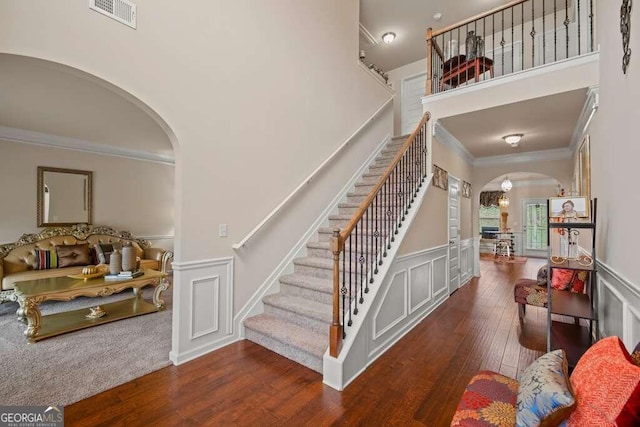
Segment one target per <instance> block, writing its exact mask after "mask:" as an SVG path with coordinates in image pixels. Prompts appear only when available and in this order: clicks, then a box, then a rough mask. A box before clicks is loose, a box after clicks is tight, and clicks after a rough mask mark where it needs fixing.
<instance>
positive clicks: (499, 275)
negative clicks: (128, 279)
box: [65, 259, 546, 426]
mask: <svg viewBox="0 0 640 427" xmlns="http://www.w3.org/2000/svg"><path fill="white" fill-rule="evenodd" d="M543 262H544V261H543V260H536V259H529V260H528V261H527V262H526V263H525V264H496V263H493V262H491V261H482V262H481V272H482V277H481V278H480V279H473V280H472V281H471V282H470V284H468V285H466V286H464V287H463V288H461V289H459V290H458V291H456V292H455V293H454V294H453V295H452V296H451V298H449V299H448V300H447V301H445V302H444V303H443V304H442V305H441V306H440V307H438V308H437V309H436V310H435V311H434V312H433V313H432V314H431V315H430V316H429V317H428V318H426V319H425V320H424V321H423V322H421V323H420V324H419V325H418V326H416V327H415V328H414V329H413V330H412V331H411V332H409V333H408V334H407V335H406V336H405V337H404V338H403V339H402V340H401V341H399V342H398V343H397V345H395V346H394V347H393V348H392V349H391V350H389V351H388V352H387V353H386V354H384V355H383V356H381V357H380V358H379V359H378V360H377V361H376V362H375V363H374V364H373V365H372V366H371V367H370V368H369V369H368V370H367V371H366V372H364V373H363V374H362V375H361V376H360V377H358V378H357V379H356V380H355V381H354V382H353V383H351V384H350V385H349V386H348V387H347V388H346V390H344V391H343V392H338V391H335V390H333V389H331V388H330V387H327V386H325V385H323V384H322V377H321V375H320V374H318V373H316V372H313V371H311V370H309V369H307V368H305V367H302V366H301V365H298V364H296V363H294V362H291V361H289V360H288V359H286V358H284V357H281V356H279V355H277V354H275V353H272V352H271V351H269V350H266V349H264V348H263V347H260V346H258V345H256V344H254V343H251V342H249V341H241V342H238V343H235V344H232V345H229V346H227V347H225V348H222V349H220V350H217V351H215V352H213V353H211V354H208V355H206V356H203V357H201V358H199V359H197V360H194V361H192V362H189V363H185V364H183V365H181V366H169V367H167V368H164V369H161V370H159V371H156V372H153V373H151V374H148V375H145V376H144V377H141V378H138V379H136V380H134V381H132V382H129V383H126V384H123V385H121V386H119V387H116V388H113V389H111V390H108V391H105V392H103V393H101V394H98V395H96V396H93V397H91V398H88V399H85V400H83V401H80V402H78V403H75V404H73V405H70V406H68V407H66V408H65V421H66V425H67V426H98V425H104V426H148V425H156V426H175V425H197V426H201V425H238V426H281V425H290V426H301V425H311V426H321V425H362V426H375V425H385V426H386V425H395V426H411V425H413V426H448V425H449V423H450V421H451V418H452V416H453V413H454V411H455V408H456V406H457V404H458V400H459V398H460V396H461V395H462V393H463V391H464V388H465V386H466V384H467V382H468V381H469V379H470V378H471V377H472V376H473V375H474V374H475V373H476V372H477V371H478V370H480V369H491V370H494V371H497V372H500V373H502V374H505V375H508V376H512V377H516V376H517V375H519V373H520V372H521V371H522V370H523V369H524V368H525V367H527V366H528V365H529V364H530V363H531V362H532V361H533V360H534V359H535V358H536V357H538V356H539V355H541V354H542V351H543V350H544V347H545V335H544V325H545V324H546V313H545V311H544V310H542V309H536V308H535V307H528V308H527V315H526V317H525V322H523V324H522V325H521V324H520V322H519V321H518V315H517V305H516V303H515V302H514V301H513V283H514V281H515V280H516V279H517V278H518V277H531V278H533V277H535V274H536V272H537V270H538V268H539V267H540V266H541V265H542V264H543Z"/></svg>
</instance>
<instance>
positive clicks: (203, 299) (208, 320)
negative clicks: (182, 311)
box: [191, 276, 220, 339]
mask: <svg viewBox="0 0 640 427" xmlns="http://www.w3.org/2000/svg"><path fill="white" fill-rule="evenodd" d="M219 301H220V276H212V277H205V278H202V279H198V280H194V281H193V282H191V339H195V338H199V337H202V336H204V335H207V334H212V333H214V332H217V331H218V323H219V322H218V319H219V317H220V310H219Z"/></svg>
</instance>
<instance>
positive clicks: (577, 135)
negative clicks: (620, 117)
mask: <svg viewBox="0 0 640 427" xmlns="http://www.w3.org/2000/svg"><path fill="white" fill-rule="evenodd" d="M599 105H600V86H591V87H590V88H589V89H588V90H587V99H586V100H585V102H584V106H583V107H582V111H581V112H580V116H579V117H578V121H577V122H576V127H575V128H574V129H573V134H572V135H571V144H569V149H570V150H571V153H575V152H576V149H577V148H578V145H579V144H580V142H581V141H582V138H583V137H584V135H585V133H586V132H587V128H588V127H589V124H590V123H591V120H592V119H593V116H594V115H595V114H596V111H598V107H599Z"/></svg>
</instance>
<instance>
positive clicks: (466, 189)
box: [462, 181, 471, 199]
mask: <svg viewBox="0 0 640 427" xmlns="http://www.w3.org/2000/svg"><path fill="white" fill-rule="evenodd" d="M462 197H466V198H467V199H470V198H471V183H470V182H467V181H462Z"/></svg>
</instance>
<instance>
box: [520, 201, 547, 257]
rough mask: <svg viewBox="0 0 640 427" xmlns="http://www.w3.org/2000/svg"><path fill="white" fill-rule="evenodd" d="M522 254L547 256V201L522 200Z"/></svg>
mask: <svg viewBox="0 0 640 427" xmlns="http://www.w3.org/2000/svg"><path fill="white" fill-rule="evenodd" d="M522 254H523V255H524V256H532V257H542V258H544V257H545V256H546V255H547V200H546V199H523V200H522Z"/></svg>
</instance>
